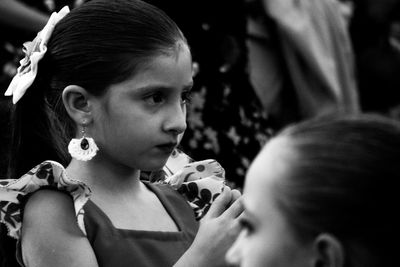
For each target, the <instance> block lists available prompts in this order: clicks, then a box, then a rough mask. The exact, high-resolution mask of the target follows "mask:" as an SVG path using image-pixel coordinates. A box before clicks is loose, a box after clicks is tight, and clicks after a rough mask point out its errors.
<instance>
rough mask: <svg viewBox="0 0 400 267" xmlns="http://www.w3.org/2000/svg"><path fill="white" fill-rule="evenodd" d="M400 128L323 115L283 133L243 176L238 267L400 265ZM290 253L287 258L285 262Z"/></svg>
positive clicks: (380, 120) (232, 255)
mask: <svg viewBox="0 0 400 267" xmlns="http://www.w3.org/2000/svg"><path fill="white" fill-rule="evenodd" d="M399 158H400V123H399V122H398V121H395V120H391V119H389V118H386V117H383V116H376V115H365V114H364V115H355V116H353V115H351V116H340V117H339V116H338V117H322V118H318V119H312V120H307V121H306V122H301V123H299V124H294V125H292V126H290V127H288V128H285V130H283V131H282V132H280V133H279V134H278V135H277V136H276V137H274V138H273V139H271V141H270V142H268V144H267V145H266V146H265V148H263V150H262V151H261V152H260V154H259V155H258V156H257V157H256V159H255V161H254V162H253V163H252V165H251V167H250V169H249V172H248V174H247V176H246V183H245V187H244V193H243V203H244V207H245V211H244V213H243V214H242V215H241V225H242V232H241V234H240V235H239V238H238V239H237V241H236V243H235V245H233V247H232V248H231V249H230V251H229V252H228V254H227V259H228V260H229V261H230V263H234V264H235V265H234V266H242V267H263V266H296V267H322V266H324V267H361V266H363V267H366V266H368V267H384V266H385V267H389V266H398V256H397V252H398V251H399V249H400V245H399V242H398V239H399V237H400V231H399V227H398V226H399V219H398V216H396V214H395V212H394V211H395V210H397V207H398V203H399V194H398V188H399V186H400V180H399V177H400V169H399V168H398V161H399ZM288 255H289V256H288Z"/></svg>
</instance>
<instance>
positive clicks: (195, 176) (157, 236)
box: [0, 150, 225, 267]
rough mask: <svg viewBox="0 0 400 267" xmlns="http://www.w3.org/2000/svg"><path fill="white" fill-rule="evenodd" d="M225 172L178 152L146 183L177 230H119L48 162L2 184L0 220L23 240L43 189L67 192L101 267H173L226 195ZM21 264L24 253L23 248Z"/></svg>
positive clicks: (83, 191)
mask: <svg viewBox="0 0 400 267" xmlns="http://www.w3.org/2000/svg"><path fill="white" fill-rule="evenodd" d="M224 176H225V173H224V169H223V168H222V167H221V165H220V164H219V163H218V162H216V161H215V160H204V161H193V160H192V159H191V158H189V157H188V156H187V155H186V154H184V153H182V152H180V151H178V150H176V151H175V152H174V153H173V154H172V155H171V157H170V158H169V160H168V161H167V163H166V165H165V166H164V168H163V169H162V170H161V171H159V172H156V173H152V174H150V175H148V176H147V177H144V178H143V179H144V180H145V181H143V182H144V184H145V185H146V186H147V187H148V188H149V189H150V190H152V191H153V192H154V193H155V195H156V196H157V197H158V199H159V200H160V202H161V203H162V204H163V206H164V207H165V209H166V211H167V212H168V213H169V215H170V216H171V218H172V219H173V220H174V221H175V223H176V225H177V226H178V231H177V232H159V231H140V230H128V229H118V228H116V227H114V226H113V224H112V222H111V220H110V219H109V218H108V217H107V215H106V214H105V213H104V212H103V211H102V210H101V209H100V208H99V207H98V206H97V205H96V204H95V203H94V202H92V201H91V200H90V196H91V190H90V188H89V187H88V186H87V185H86V184H85V183H83V182H80V181H78V180H74V179H72V178H70V177H68V176H67V174H66V171H65V168H64V167H63V166H62V165H61V164H59V163H57V162H54V161H45V162H43V163H41V164H39V165H38V166H36V167H34V168H33V169H32V170H30V171H29V172H28V173H27V174H25V175H23V176H22V177H21V178H19V179H15V180H14V179H8V180H0V221H1V223H4V224H5V225H6V226H7V229H8V235H9V236H11V237H13V238H15V239H17V240H18V241H19V239H20V237H21V226H22V218H23V208H24V203H26V201H27V199H28V198H29V196H30V195H32V194H33V193H34V192H36V191H38V190H40V189H53V190H59V191H62V192H66V193H68V194H70V195H71V197H72V199H73V201H74V207H75V214H76V222H77V224H78V226H79V228H80V229H81V230H82V232H83V233H84V234H85V235H86V236H87V238H88V240H89V242H90V243H91V245H92V248H93V250H94V253H95V255H96V257H97V260H98V263H99V266H107V267H108V266H110V267H111V266H113V267H116V266H121V267H123V266H149V267H151V266H172V265H173V264H174V263H175V262H176V261H177V260H178V259H179V257H180V256H181V255H182V254H183V253H184V252H185V251H186V250H187V248H188V247H189V246H190V244H191V243H192V241H193V239H194V237H195V235H196V232H197V229H198V220H199V219H201V218H202V217H203V216H204V215H205V214H206V213H207V211H208V209H209V207H210V205H211V203H212V202H213V201H214V200H215V198H216V197H217V196H218V195H219V194H220V193H221V190H222V188H223V185H224V181H225V179H224ZM17 248H18V249H17V259H18V261H19V262H20V263H22V260H21V251H20V250H19V248H20V246H19V245H18V246H17Z"/></svg>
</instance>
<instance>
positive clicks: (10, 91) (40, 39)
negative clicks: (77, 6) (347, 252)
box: [4, 6, 69, 104]
mask: <svg viewBox="0 0 400 267" xmlns="http://www.w3.org/2000/svg"><path fill="white" fill-rule="evenodd" d="M68 13H69V7H68V6H65V7H63V8H62V9H61V10H60V11H59V12H58V13H57V12H53V14H51V16H50V19H49V21H48V22H47V24H46V25H45V26H44V28H43V29H42V30H41V31H40V32H39V33H38V34H37V36H36V37H35V39H33V41H31V42H26V43H24V48H23V51H24V54H25V57H24V58H23V59H22V60H21V61H20V62H19V63H20V66H19V67H18V70H17V74H16V75H15V76H14V78H13V79H12V81H11V83H10V85H9V86H8V88H7V91H6V92H5V93H4V95H5V96H13V98H12V101H13V103H14V104H16V103H17V102H18V100H20V99H21V97H22V96H23V95H24V94H25V92H26V90H27V89H28V88H29V86H31V85H32V83H33V81H34V80H35V78H36V74H37V69H38V63H39V61H40V60H41V59H42V58H43V56H44V54H45V53H46V51H47V42H48V41H49V39H50V36H51V34H52V33H53V30H54V27H55V26H56V24H57V23H58V22H59V21H60V20H61V19H62V18H63V17H64V16H65V15H67V14H68Z"/></svg>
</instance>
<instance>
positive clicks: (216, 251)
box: [174, 186, 243, 267]
mask: <svg viewBox="0 0 400 267" xmlns="http://www.w3.org/2000/svg"><path fill="white" fill-rule="evenodd" d="M240 196H241V194H240V192H239V191H238V190H231V189H230V188H229V187H227V186H226V187H225V188H224V191H223V192H222V193H221V195H220V196H218V198H217V199H216V200H215V201H214V202H213V204H212V205H211V207H210V210H209V211H208V213H207V215H206V216H205V217H204V218H203V219H202V220H201V222H200V228H199V231H198V232H197V235H196V238H195V240H194V241H193V243H192V245H191V246H190V248H189V249H188V250H187V251H186V253H185V254H184V255H183V256H182V257H181V258H180V259H179V261H178V262H177V263H176V264H175V265H174V266H175V267H179V266H193V267H200V266H207V267H209V266H225V265H226V263H225V261H224V258H225V253H226V251H227V250H228V249H229V248H230V247H231V245H232V244H233V242H234V241H235V240H236V237H237V236H238V234H239V232H240V227H239V223H238V219H237V218H238V217H239V215H240V214H241V213H242V211H243V206H242V203H241V198H240Z"/></svg>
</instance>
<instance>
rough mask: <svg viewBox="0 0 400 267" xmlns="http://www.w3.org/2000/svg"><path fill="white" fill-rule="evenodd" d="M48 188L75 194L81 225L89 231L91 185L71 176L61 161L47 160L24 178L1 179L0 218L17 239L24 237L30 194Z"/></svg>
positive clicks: (11, 234)
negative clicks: (86, 217) (87, 206)
mask: <svg viewBox="0 0 400 267" xmlns="http://www.w3.org/2000/svg"><path fill="white" fill-rule="evenodd" d="M45 188H47V189H56V190H60V191H63V192H67V193H69V194H70V195H71V197H72V199H73V201H74V207H75V214H76V219H77V223H78V226H79V228H80V229H81V230H82V232H83V233H84V234H86V231H85V227H84V224H83V215H84V211H83V206H84V205H85V204H86V202H87V200H88V199H89V197H90V195H91V191H90V188H89V187H88V186H87V185H86V184H84V183H82V182H80V181H78V180H73V179H71V178H69V177H68V176H67V175H66V172H65V168H64V167H63V166H62V165H61V164H59V163H57V162H54V161H44V162H43V163H41V164H39V165H37V166H36V167H34V168H33V169H31V170H30V171H29V172H28V173H27V174H25V175H23V176H22V177H21V178H20V179H7V180H0V221H1V223H4V224H5V225H6V226H7V228H8V235H9V236H11V237H13V238H15V239H19V238H20V236H21V225H22V216H23V214H22V212H23V209H24V203H25V201H26V197H27V196H29V195H30V194H32V193H34V192H36V191H38V190H39V189H45Z"/></svg>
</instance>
